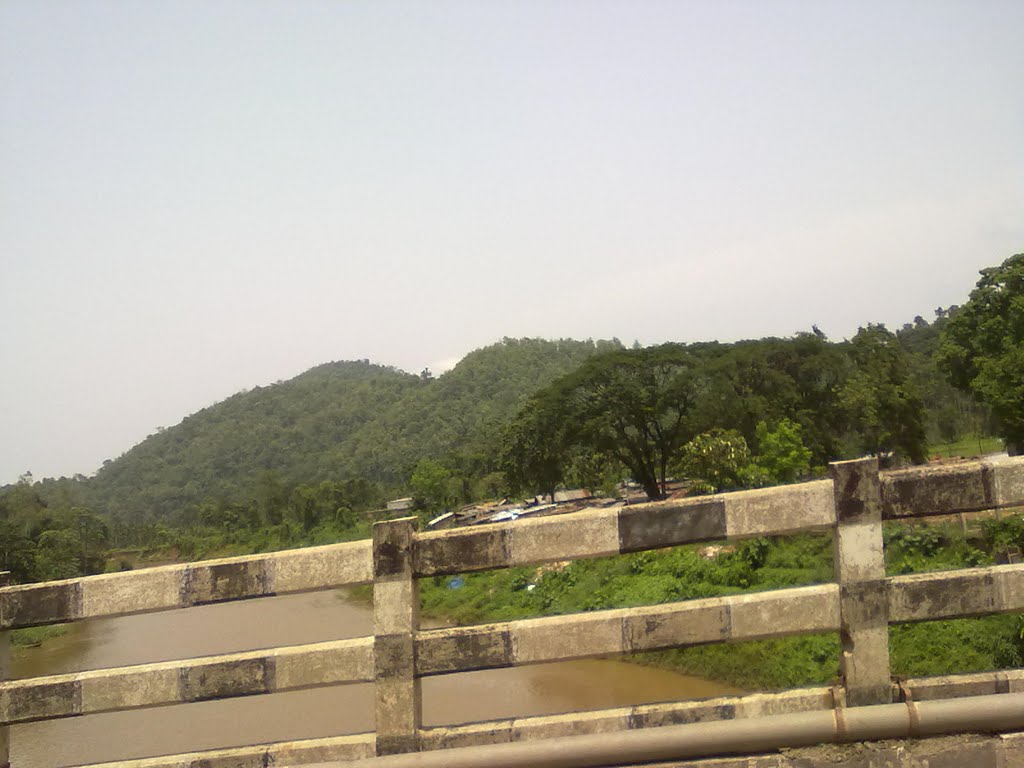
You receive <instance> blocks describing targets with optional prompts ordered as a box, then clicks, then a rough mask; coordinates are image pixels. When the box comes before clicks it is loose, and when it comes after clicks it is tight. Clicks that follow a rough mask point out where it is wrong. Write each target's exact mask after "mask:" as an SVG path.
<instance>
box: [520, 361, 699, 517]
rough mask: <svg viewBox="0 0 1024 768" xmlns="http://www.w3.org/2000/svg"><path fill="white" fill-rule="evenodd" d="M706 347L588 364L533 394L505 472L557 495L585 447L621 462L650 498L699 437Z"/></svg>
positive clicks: (656, 494)
mask: <svg viewBox="0 0 1024 768" xmlns="http://www.w3.org/2000/svg"><path fill="white" fill-rule="evenodd" d="M703 352H704V349H703V348H695V347H687V346H685V345H682V344H664V345H661V346H658V347H647V348H643V349H622V350H616V351H613V352H609V353H606V354H603V355H598V356H595V357H593V358H590V359H589V360H587V361H586V362H585V363H584V364H583V365H582V366H580V368H579V369H577V370H576V371H574V372H572V373H570V374H568V375H566V376H564V377H562V378H561V379H558V380H557V381H556V382H554V383H553V384H552V385H551V386H549V387H547V388H545V389H544V390H542V391H541V392H539V393H538V394H537V395H535V396H534V397H533V398H531V400H530V401H529V402H528V403H527V405H526V406H525V407H524V408H523V410H522V411H521V412H520V414H519V415H518V417H517V418H515V419H513V421H512V424H511V426H510V428H509V431H508V433H507V435H506V441H505V443H506V444H505V452H504V455H505V462H504V464H505V467H506V471H507V472H508V475H509V478H510V480H512V482H513V484H514V485H518V486H528V485H529V484H531V483H532V484H534V485H535V486H539V487H540V488H541V489H542V490H545V491H550V490H553V488H554V486H555V484H556V483H557V482H558V481H559V480H560V479H561V478H562V477H563V475H564V471H565V462H566V459H567V457H568V456H569V455H570V454H572V453H573V452H574V451H580V450H586V451H589V452H592V454H593V456H594V457H596V458H598V459H601V460H606V461H611V462H618V463H620V464H622V465H623V466H624V467H626V469H627V470H628V471H629V473H630V474H631V475H632V477H633V479H634V480H636V481H637V482H638V483H639V484H640V485H641V486H642V487H643V489H644V492H645V493H646V494H647V496H648V497H649V498H651V499H657V498H660V497H661V496H662V495H663V494H664V483H665V475H666V472H667V467H668V463H669V461H670V460H671V459H672V457H673V456H674V455H675V453H676V452H677V451H678V450H679V448H680V447H681V446H682V445H683V444H684V443H685V442H686V441H687V440H689V439H690V438H691V437H692V436H693V435H694V434H695V424H694V423H693V417H694V413H695V410H696V404H697V402H698V399H699V397H700V396H701V394H702V392H703V391H704V390H706V388H707V387H706V386H705V384H706V382H705V377H706V374H705V367H704V366H703V365H702V364H701V358H702V357H703Z"/></svg>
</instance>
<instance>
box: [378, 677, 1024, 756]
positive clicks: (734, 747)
mask: <svg viewBox="0 0 1024 768" xmlns="http://www.w3.org/2000/svg"><path fill="white" fill-rule="evenodd" d="M1022 729H1024V693H1008V694H1007V693H1003V694H993V695H988V696H973V697H970V698H964V699H952V700H938V701H924V702H916V703H912V702H908V703H903V704H881V705H877V706H868V707H852V708H844V709H836V710H827V711H819V712H803V713H799V714H791V715H773V716H769V717H760V718H752V719H750V720H724V721H717V722H711V723H691V724H687V725H668V726H661V727H657V728H645V729H642V730H636V731H620V732H615V733H597V734H590V735H583V736H565V737H560V738H553V739H538V740H535V741H522V742H513V743H507V744H488V745H481V746H475V747H460V748H455V749H439V750H434V751H431V752H415V753H409V754H403V755H388V756H384V757H374V758H369V759H367V760H364V761H362V762H361V763H360V764H361V765H366V766H367V768H479V766H484V765H486V766H488V768H601V767H602V766H615V765H638V764H643V763H654V762H665V761H671V760H681V759H687V758H699V757H711V756H719V755H742V754H753V753H757V752H770V751H774V750H777V749H780V748H782V747H806V746H812V745H815V744H823V743H829V742H849V741H875V740H879V739H903V738H911V737H921V736H938V735H941V734H950V733H970V732H982V733H994V732H1000V731H1013V730H1022Z"/></svg>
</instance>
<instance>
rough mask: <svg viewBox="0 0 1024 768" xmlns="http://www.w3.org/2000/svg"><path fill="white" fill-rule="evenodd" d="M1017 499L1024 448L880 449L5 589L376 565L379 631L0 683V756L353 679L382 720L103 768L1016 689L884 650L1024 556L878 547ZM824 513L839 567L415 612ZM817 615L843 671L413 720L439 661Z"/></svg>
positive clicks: (195, 763)
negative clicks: (439, 616) (442, 589)
mask: <svg viewBox="0 0 1024 768" xmlns="http://www.w3.org/2000/svg"><path fill="white" fill-rule="evenodd" d="M1020 505H1024V459H1006V460H999V461H984V462H971V463H964V464H958V465H952V466H948V467H936V468H915V469H909V470H898V471H893V472H886V473H881V474H880V473H879V472H878V468H877V462H876V461H875V460H873V459H863V460H857V461H851V462H838V463H835V464H833V465H831V479H830V480H820V481H815V482H809V483H802V484H798V485H790V486H782V487H777V488H769V489H763V490H754V491H740V492H736V493H728V494H721V495H716V496H707V497H700V498H692V499H682V500H673V501H663V502H655V503H649V504H639V505H633V506H628V507H622V508H618V509H607V510H597V511H585V512H578V513H570V514H566V515H560V516H555V517H546V518H538V519H521V520H518V521H515V522H510V523H502V524H493V525H485V526H478V527H474V528H464V529H455V530H450V531H439V532H426V533H420V532H418V531H417V530H416V526H415V522H414V520H412V519H403V520H392V521H386V522H382V523H378V524H376V525H375V526H374V531H373V539H372V540H367V541H360V542H354V543H346V544H337V545H331V546H326V547H315V548H309V549H302V550H291V551H285V552H278V553H271V554H262V555H253V556H248V557H239V558H229V559H224V560H217V561H207V562H200V563H190V564H184V565H173V566H165V567H160V568H150V569H145V570H139V571H131V572H126V573H118V574H110V575H102V576H91V577H86V578H81V579H71V580H67V581H60V582H49V583H45V584H32V585H24V586H17V587H7V588H2V589H0V632H3V631H7V630H12V629H16V628H20V627H30V626H39V625H45V624H56V623H63V622H69V621H78V620H82V619H88V618H99V617H111V616H124V615H130V614H136V613H146V612H152V611H165V610H174V609H181V608H188V607H190V606H194V605H205V604H211V603H219V602H225V601H233V600H243V599H250V598H263V597H270V596H274V595H283V594H291V593H297V592H307V591H313V590H322V589H334V588H338V587H344V586H351V585H358V584H369V583H372V584H373V612H374V635H373V636H369V637H362V638H356V639H352V640H341V641H334V642H326V643H315V644H310V645H300V646H290V647H281V648H274V649H270V650H263V651H249V652H244V653H235V654H226V655H220V656H210V657H203V658H195V659H186V660H181V661H170V662H161V663H156V664H142V665H134V666H128V667H120V668H114V669H100V670H92V671H86V672H77V673H72V674H63V675H53V676H48V677H38V678H31V679H26V680H12V681H7V682H2V683H0V765H2V764H3V763H4V762H5V761H6V760H7V756H6V752H7V727H6V726H7V725H10V724H17V723H24V722H31V721H37V720H50V719H57V718H65V717H77V716H83V715H89V714H94V713H100V712H110V711H117V710H123V709H133V708H141V707H155V706H161V705H167V704H176V703H186V702H195V701H205V700H210V699H220V698H229V697H235V696H248V695H257V694H268V693H273V692H278V691H288V690H297V689H304V688H312V687H318V686H325V685H342V684H346V683H359V682H373V683H374V685H375V690H376V713H375V715H376V717H375V723H376V731H375V733H371V734H356V735H345V736H337V737H331V738H325V739H314V740H307V741H300V742H288V743H278V744H270V745H256V746H252V747H243V748H236V749H224V750H215V751H211V752H204V753H195V754H189V755H176V756H168V757H158V758H147V759H143V760H129V761H123V762H118V763H109V764H105V768H113V767H114V766H119V767H120V768H172V767H173V768H182V767H183V766H189V768H200V767H201V768H248V766H253V767H254V768H255V766H261V767H262V766H266V765H278V766H288V765H302V764H310V763H319V762H327V761H342V760H355V759H360V758H365V757H371V756H373V755H387V754H397V753H403V752H410V751H417V750H433V749H440V748H447V747H460V746H474V745H482V744H493V743H499V742H509V741H519V740H524V739H534V738H545V737H554V736H566V735H571V734H584V733H602V732H611V731H627V730H635V729H639V728H645V727H650V726H658V725H669V724H680V723H691V722H699V721H711V720H729V719H738V718H750V717H758V716H762V715H783V714H793V713H800V712H813V711H820V710H827V709H833V708H843V707H855V706H860V705H873V704H884V703H889V702H892V701H894V700H897V701H898V700H900V699H901V698H904V697H908V696H909V697H913V698H914V699H915V700H918V701H920V700H925V699H940V698H950V697H956V696H971V695H981V694H997V693H1010V692H1017V691H1024V672H1022V671H1019V670H1013V671H1007V672H997V673H986V674H981V675H961V676H954V677H946V678H931V679H922V680H909V681H902V682H900V684H899V685H895V684H894V683H893V681H892V678H891V675H890V669H889V648H888V626H889V625H890V624H896V623H905V622H915V621H927V620H934V619H947V618H955V617H963V616H980V615H985V614H991V613H1001V612H1018V611H1021V612H1024V565H1003V566H994V567H989V568H974V569H966V570H959V571H951V572H938V573H929V574H921V575H912V576H897V577H886V576H885V568H884V561H883V549H882V547H883V545H882V521H883V520H887V519H903V518H911V517H922V516H929V515H946V514H954V513H963V512H975V511H981V510H986V509H999V508H1007V507H1014V506H1020ZM829 530H831V531H833V532H834V537H833V538H834V542H835V581H834V582H832V583H828V584H821V585H816V586H810V587H801V588H795V589H780V590H774V591H768V592H759V593H750V594H744V595H735V596H728V597H721V598H713V599H705V600H689V601H683V602H677V603H668V604H663V605H655V606H645V607H639V608H629V609H618V610H605V611H594V612H588V613H582V614H572V615H567V616H553V617H545V618H537V619H528V620H522V621H512V622H502V623H492V624H485V625H476V626H467V627H456V628H450V629H426V630H425V629H421V628H420V624H419V615H418V611H419V596H418V590H417V579H419V578H422V577H428V576H440V575H445V574H457V573H465V572H469V571H480V570H488V569H495V568H506V567H511V566H520V565H533V564H542V563H546V562H554V561H564V560H570V559H578V558H589V557H601V556H606V555H615V554H621V553H628V552H638V551H643V550H649V549H656V548H663V547H669V546H674V545H678V544H687V543H694V542H703V541H715V540H722V539H732V540H737V539H744V538H750V537H756V536H770V535H780V534H788V533H795V532H802V531H829ZM815 632H837V633H839V635H840V637H841V638H842V651H841V658H840V659H839V666H840V670H841V679H840V681H839V684H837V685H835V686H831V687H819V688H804V689H797V690H792V691H785V692H782V693H776V694H755V695H751V696H744V697H728V698H721V699H711V700H705V701H695V702H677V703H669V704H656V705H644V706H636V707H628V708H621V709H614V710H603V711H596V712H584V713H570V714H566V715H556V716H549V717H531V718H518V719H510V720H501V721H495V722H487V723H474V724H469V725H460V726H452V727H441V728H424V727H423V725H422V721H421V701H420V680H421V679H422V678H423V677H426V676H430V675H440V674H452V673H458V672H465V671H470V670H478V669H491V668H498V667H509V666H517V665H523V664H533V663H539V662H546V661H558V660H566V659H579V658H589V657H601V656H608V655H614V654H621V653H633V652H639V651H649V650H657V649H664V648H676V647H684V646H690V645H697V644H704V643H717V642H728V641H739V640H754V639H763V638H771V637H780V636H788V635H797V634H802V633H815ZM2 650H6V642H4V643H3V644H2ZM3 663H4V658H3V657H0V673H5V672H6V670H5V669H4V668H3Z"/></svg>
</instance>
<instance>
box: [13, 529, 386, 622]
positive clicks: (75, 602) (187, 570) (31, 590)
mask: <svg viewBox="0 0 1024 768" xmlns="http://www.w3.org/2000/svg"><path fill="white" fill-rule="evenodd" d="M372 578H373V576H372V545H371V542H370V541H357V542H348V543H344V544H331V545H328V546H325V547H310V548H308V549H294V550H286V551H284V552H273V553H269V554H262V555H252V556H245V557H231V558H224V559H221V560H208V561H204V562H201V563H190V564H185V565H168V566H161V567H159V568H144V569H140V570H138V571H128V572H125V573H112V574H104V575H100V576H86V577H84V578H79V579H67V580H64V581H52V582H47V583H45V584H28V585H24V586H18V587H5V588H2V589H0V629H17V628H20V627H32V626H38V625H43V624H58V623H61V622H66V621H75V620H78V619H88V618H98V617H101V616H125V615H129V614H134V613H147V612H151V611H166V610H172V609H175V608H188V607H190V606H193V605H203V604H207V603H217V602H224V601H227V600H243V599H248V598H254V597H270V596H272V595H283V594H291V593H295V592H306V591H310V590H314V589H333V588H335V587H343V586H347V585H351V584H365V583H368V582H370V581H371V580H372Z"/></svg>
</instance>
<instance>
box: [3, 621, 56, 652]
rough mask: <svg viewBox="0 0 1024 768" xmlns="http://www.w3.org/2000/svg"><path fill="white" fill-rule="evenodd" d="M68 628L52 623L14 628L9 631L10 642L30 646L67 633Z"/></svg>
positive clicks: (23, 646) (19, 645)
mask: <svg viewBox="0 0 1024 768" xmlns="http://www.w3.org/2000/svg"><path fill="white" fill-rule="evenodd" d="M67 631H68V628H67V627H66V626H65V625H63V624H52V625H50V626H48V627H29V628H27V629H15V630H13V631H12V632H11V643H12V644H13V645H15V646H16V647H22V648H30V647H32V646H35V645H39V644H41V643H43V642H45V641H47V640H50V639H51V638H54V637H60V636H61V635H64V634H67Z"/></svg>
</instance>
